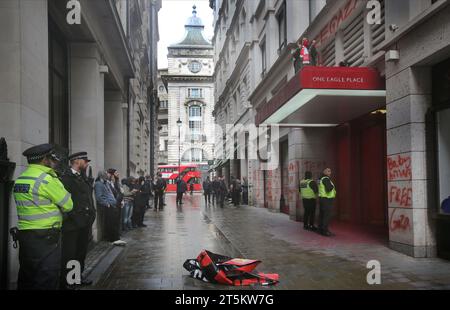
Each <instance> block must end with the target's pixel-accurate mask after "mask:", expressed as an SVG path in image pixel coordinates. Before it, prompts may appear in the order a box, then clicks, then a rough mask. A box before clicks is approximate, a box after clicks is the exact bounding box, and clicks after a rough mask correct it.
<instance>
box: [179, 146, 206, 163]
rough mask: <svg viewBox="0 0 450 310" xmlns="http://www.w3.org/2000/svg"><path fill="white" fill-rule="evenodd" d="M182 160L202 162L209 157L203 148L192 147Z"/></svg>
mask: <svg viewBox="0 0 450 310" xmlns="http://www.w3.org/2000/svg"><path fill="white" fill-rule="evenodd" d="M181 160H182V161H183V162H191V163H200V162H204V161H207V160H208V157H207V156H206V153H205V151H204V150H203V149H200V148H192V149H189V150H187V151H186V152H184V154H183V156H182V158H181Z"/></svg>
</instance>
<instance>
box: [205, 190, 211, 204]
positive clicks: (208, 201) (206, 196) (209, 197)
mask: <svg viewBox="0 0 450 310" xmlns="http://www.w3.org/2000/svg"><path fill="white" fill-rule="evenodd" d="M204 195H205V204H206V203H211V194H210V193H204Z"/></svg>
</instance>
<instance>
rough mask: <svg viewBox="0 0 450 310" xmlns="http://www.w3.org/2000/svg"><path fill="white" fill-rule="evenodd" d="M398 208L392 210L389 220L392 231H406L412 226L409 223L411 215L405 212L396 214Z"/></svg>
mask: <svg viewBox="0 0 450 310" xmlns="http://www.w3.org/2000/svg"><path fill="white" fill-rule="evenodd" d="M397 210H398V209H394V210H392V213H391V219H390V221H389V230H390V231H391V232H394V231H397V230H400V231H406V230H410V229H411V226H410V224H409V217H408V216H407V215H405V214H397V215H396V214H395V213H396V211H397Z"/></svg>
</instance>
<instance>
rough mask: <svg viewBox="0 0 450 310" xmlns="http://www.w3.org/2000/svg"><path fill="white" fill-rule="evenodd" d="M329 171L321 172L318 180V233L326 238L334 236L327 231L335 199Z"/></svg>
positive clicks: (334, 190)
mask: <svg viewBox="0 0 450 310" xmlns="http://www.w3.org/2000/svg"><path fill="white" fill-rule="evenodd" d="M330 177H331V169H330V168H326V169H324V170H323V174H322V177H321V178H320V180H319V203H320V210H319V211H320V212H319V233H320V234H322V235H323V236H326V237H331V236H334V234H333V233H331V232H330V230H329V229H328V224H329V223H330V220H331V215H332V209H333V203H334V199H335V198H336V187H335V186H334V184H333V182H332V181H331V178H330Z"/></svg>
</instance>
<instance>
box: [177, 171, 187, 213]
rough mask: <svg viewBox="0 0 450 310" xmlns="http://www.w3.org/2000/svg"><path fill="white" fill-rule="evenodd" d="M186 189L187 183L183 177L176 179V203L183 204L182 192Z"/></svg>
mask: <svg viewBox="0 0 450 310" xmlns="http://www.w3.org/2000/svg"><path fill="white" fill-rule="evenodd" d="M186 191H187V184H186V182H184V181H183V179H181V178H178V179H177V198H176V203H177V206H178V205H182V204H183V194H184V193H185V192H186Z"/></svg>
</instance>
